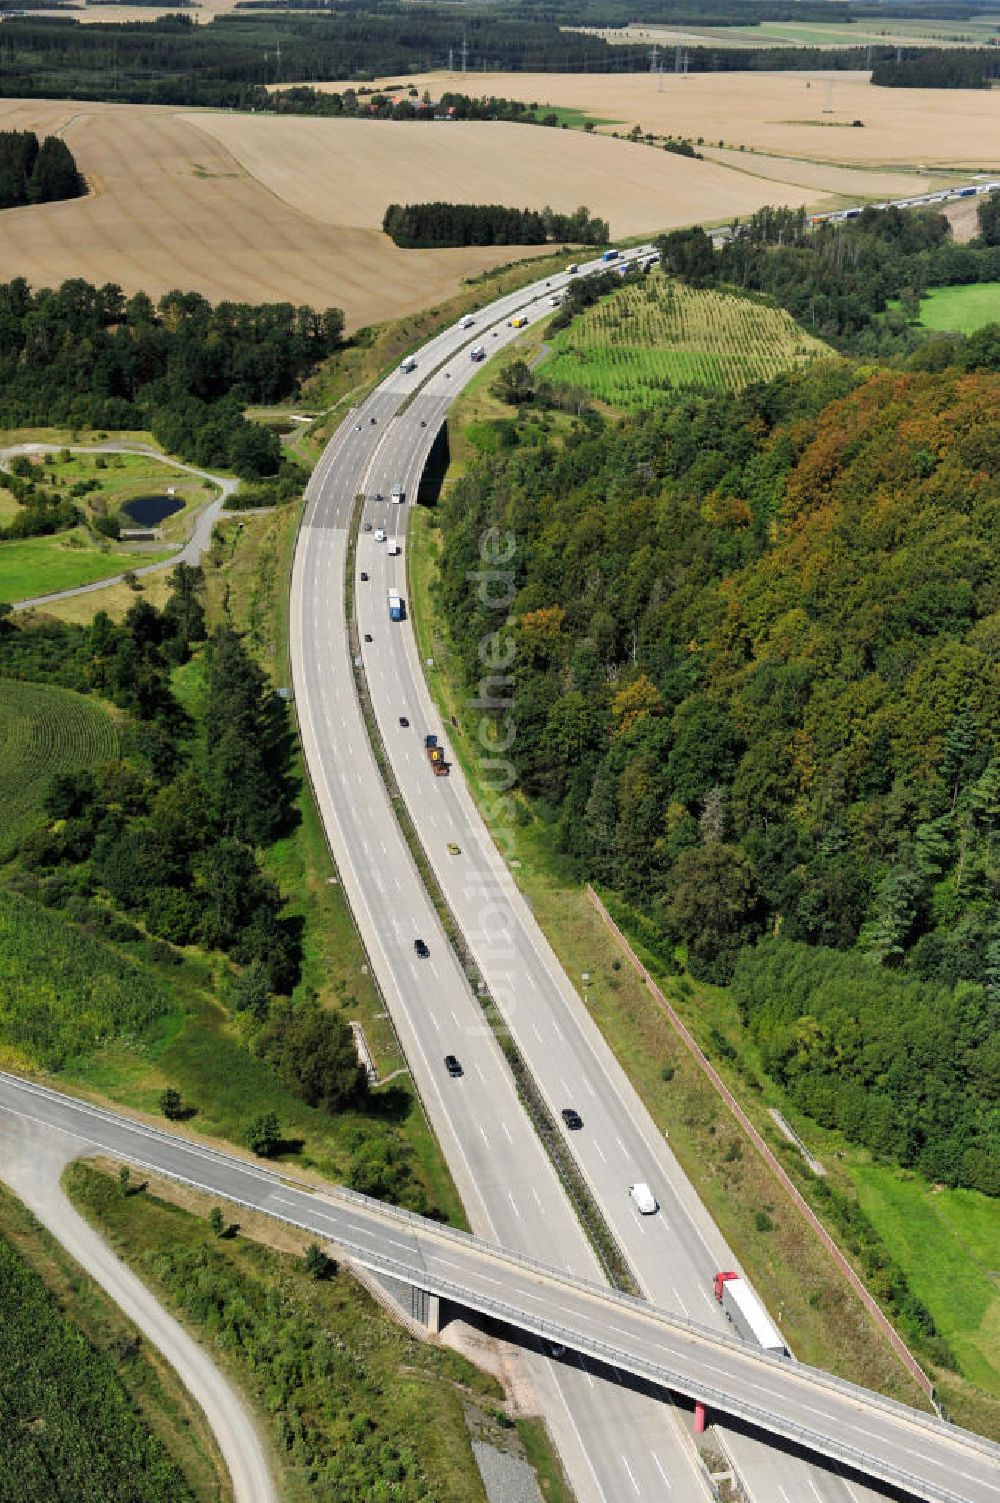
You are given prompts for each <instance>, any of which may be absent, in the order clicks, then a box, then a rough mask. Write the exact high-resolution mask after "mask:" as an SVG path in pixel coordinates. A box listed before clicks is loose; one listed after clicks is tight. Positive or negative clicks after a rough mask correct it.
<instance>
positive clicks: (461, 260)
mask: <svg viewBox="0 0 1000 1503" xmlns="http://www.w3.org/2000/svg"><path fill="white" fill-rule="evenodd" d="M215 118H216V117H214V116H212V115H209V114H207V113H206V114H205V115H186V116H183V117H182V116H181V115H179V114H177V113H175V112H173V111H171V110H168V109H160V108H155V107H147V106H143V105H100V104H95V105H86V106H84V107H83V108H81V107H80V106H79V105H74V104H58V103H53V102H50V101H39V102H38V103H37V104H35V103H33V102H30V103H29V102H27V101H20V100H19V101H14V102H8V101H3V102H0V129H3V130H11V129H15V128H16V129H34V130H44V131H52V130H55V129H60V130H61V133H62V134H63V135H64V137H65V139H66V141H67V143H68V144H69V146H70V147H71V149H72V151H73V153H74V155H75V156H76V159H77V162H78V164H79V166H80V168H81V169H82V171H83V172H84V173H85V174H86V177H87V181H88V183H89V184H90V186H91V189H92V193H91V196H90V197H88V198H82V199H73V200H70V201H68V202H64V203H53V204H40V205H35V206H31V207H27V208H23V209H7V210H5V211H4V213H3V215H2V216H0V280H7V279H9V278H11V277H15V276H25V277H27V278H28V279H29V281H31V282H33V283H34V284H35V285H39V284H42V285H45V284H48V285H50V286H52V285H57V284H58V283H60V282H62V281H64V280H65V279H66V278H68V277H86V278H88V279H89V280H90V281H92V282H97V283H102V282H108V281H111V282H118V283H119V284H120V285H121V286H122V287H123V288H124V289H125V291H126V293H132V292H137V291H139V290H142V291H145V292H148V293H149V294H150V295H151V296H152V297H158V296H160V295H161V294H162V293H164V292H168V291H170V290H171V289H172V288H175V287H181V288H184V289H194V290H195V291H198V292H202V293H204V295H205V296H206V297H208V298H211V299H212V300H213V301H216V300H219V299H223V298H233V299H236V300H239V301H247V302H254V303H258V302H293V303H311V304H313V305H314V306H316V307H319V308H324V307H329V306H336V307H341V308H343V309H344V310H345V313H346V314H347V323H348V327H349V328H356V327H357V326H358V325H360V324H365V323H370V322H373V321H375V320H381V319H390V318H396V317H400V316H402V315H404V314H406V313H410V312H413V311H415V310H417V309H420V308H425V307H427V306H428V304H432V303H434V302H437V301H440V300H442V299H444V298H446V297H448V296H451V295H452V294H453V293H454V292H456V291H457V290H458V287H459V285H460V283H461V280H462V278H463V277H464V276H468V275H474V274H475V273H477V272H479V271H483V270H485V269H487V268H488V267H490V266H495V265H497V264H500V263H504V262H507V261H510V260H512V259H516V258H518V257H519V256H523V255H530V254H534V253H535V252H536V251H538V250H540V249H541V248H540V247H532V248H531V249H530V250H527V251H525V250H521V249H518V248H517V247H511V246H504V247H500V248H490V247H483V248H481V249H472V250H438V251H400V250H397V248H396V247H395V246H394V245H392V243H391V242H390V241H389V240H388V239H387V238H386V237H385V236H384V235H383V234H381V232H378V231H375V230H374V229H371V228H358V227H357V218H356V216H355V215H353V214H352V212H351V210H350V208H349V206H348V204H347V202H346V200H342V217H341V219H340V220H339V221H338V220H337V219H335V218H334V217H333V215H332V214H331V213H329V212H328V213H327V215H326V217H325V219H324V218H323V217H322V216H317V215H314V214H311V213H309V211H308V210H307V209H304V210H303V211H302V212H299V211H297V210H296V209H294V208H293V207H291V206H290V205H289V204H288V203H286V202H283V201H282V200H281V199H280V198H279V197H277V196H276V195H275V193H274V191H273V189H272V188H271V187H270V186H268V185H266V184H263V183H260V182H258V181H257V180H256V179H255V178H254V177H253V175H252V174H251V173H250V172H249V171H248V170H247V168H246V167H244V166H242V165H241V163H240V162H239V161H237V160H236V158H234V157H232V156H230V155H229V153H228V152H227V151H226V150H225V148H224V147H223V146H222V145H221V144H220V143H219V142H218V141H217V140H216V139H214V137H213V136H212V135H211V134H208V133H207V132H206V131H203V130H202V129H200V128H199V125H200V124H202V123H204V124H211V122H212V121H213V120H214V119H215ZM196 122H197V123H196ZM246 123H247V124H248V125H253V124H257V123H259V124H261V125H263V126H264V127H265V130H266V129H267V127H268V126H269V125H270V124H271V123H274V124H279V123H281V122H278V121H275V122H270V121H265V120H260V121H255V120H253V119H252V118H250V117H247V121H246ZM330 123H331V124H333V125H334V127H336V124H337V122H330ZM315 124H316V125H317V126H319V127H320V130H321V131H322V127H323V126H324V125H326V124H327V122H321V121H317V122H315ZM420 128H421V127H414V129H415V130H419V129H420ZM336 151H337V148H336V147H335V145H334V144H333V142H332V140H331V138H330V137H328V136H326V135H325V133H324V141H323V144H322V145H317V148H316V150H315V152H314V154H313V157H312V161H313V165H314V169H315V170H316V172H317V173H318V174H319V178H318V181H320V182H322V177H323V174H324V172H325V170H326V168H327V166H328V164H329V161H330V158H331V155H335V154H336ZM427 186H428V189H429V188H430V187H431V186H432V185H431V184H430V183H428V185H427ZM323 201H324V202H326V203H328V202H329V196H325V197H324V199H323ZM386 201H387V202H388V200H386ZM383 207H384V205H383Z"/></svg>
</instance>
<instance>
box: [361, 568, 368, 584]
mask: <svg viewBox="0 0 1000 1503" xmlns="http://www.w3.org/2000/svg"><path fill="white" fill-rule="evenodd" d="M361 582H362V584H367V583H368V575H367V573H366V571H365V570H364V569H362V570H361Z"/></svg>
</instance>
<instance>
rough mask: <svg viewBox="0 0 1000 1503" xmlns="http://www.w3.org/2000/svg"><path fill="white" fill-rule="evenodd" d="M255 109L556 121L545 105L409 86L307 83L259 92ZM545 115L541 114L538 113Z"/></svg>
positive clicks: (371, 116) (328, 114)
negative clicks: (324, 87)
mask: <svg viewBox="0 0 1000 1503" xmlns="http://www.w3.org/2000/svg"><path fill="white" fill-rule="evenodd" d="M253 108H254V109H255V110H269V111H271V112H272V113H274V114H277V115H322V116H326V117H332V118H334V119H336V118H337V117H338V116H345V117H347V118H349V119H354V118H356V117H358V116H360V117H362V118H363V119H372V120H441V119H443V118H447V119H451V120H512V121H514V122H515V123H516V124H523V125H546V126H549V125H554V124H556V123H557V121H558V118H559V117H558V116H557V115H556V114H554V113H552V112H548V113H546V112H545V110H544V106H539V105H537V104H534V105H530V104H525V103H524V102H523V101H522V100H520V99H504V98H503V97H502V96H498V95H495V94H490V95H486V96H483V97H482V98H475V97H473V96H472V95H471V94H456V93H454V92H452V91H451V90H446V91H445V92H444V93H443V94H442V95H441V96H440V98H438V99H437V100H432V99H431V97H430V95H429V93H428V92H427V90H426V89H425V90H424V92H423V94H421V93H420V92H419V91H418V90H417V89H416V88H414V87H412V86H411V87H410V88H407V89H404V90H402V91H399V90H397V91H394V92H389V93H383V92H382V91H381V90H378V89H371V88H366V87H365V85H364V84H359V86H358V87H357V88H356V89H345V90H344V92H343V93H342V94H338V93H337V92H336V90H332V91H330V92H326V91H324V92H322V93H321V92H320V90H318V89H314V88H312V87H311V86H310V85H309V84H299V85H297V86H296V87H294V88H291V89H261V90H259V91H258V92H257V93H256V94H255V95H254V97H253ZM539 110H541V113H539Z"/></svg>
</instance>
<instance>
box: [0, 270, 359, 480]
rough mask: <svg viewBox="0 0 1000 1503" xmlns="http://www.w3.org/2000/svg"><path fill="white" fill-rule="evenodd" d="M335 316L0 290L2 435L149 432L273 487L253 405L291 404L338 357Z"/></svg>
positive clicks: (272, 468) (183, 296)
mask: <svg viewBox="0 0 1000 1503" xmlns="http://www.w3.org/2000/svg"><path fill="white" fill-rule="evenodd" d="M343 327H344V319H343V314H342V313H341V312H340V310H339V309H338V308H328V309H326V310H325V312H322V313H317V312H315V311H314V310H313V309H311V308H294V307H292V305H291V304H290V303H276V304H265V305H262V306H259V307H253V306H250V305H248V304H245V303H219V304H217V305H216V306H213V305H212V304H211V303H209V302H207V301H206V299H205V298H203V297H202V296H201V295H200V294H199V293H194V292H168V293H166V294H165V295H164V296H163V297H162V298H160V300H159V302H158V303H156V304H154V303H153V302H152V301H151V300H150V299H149V298H148V297H146V295H145V294H144V293H137V294H136V295H135V296H134V297H131V298H129V299H127V300H126V299H125V298H124V296H123V295H122V291H121V288H120V287H116V286H114V285H113V284H110V283H109V284H107V285H105V286H104V287H93V286H91V285H90V284H89V283H88V282H84V281H82V280H80V279H74V280H73V281H69V282H64V283H63V285H62V286H61V287H59V288H57V289H55V290H53V289H51V288H42V289H39V290H38V291H32V289H31V288H30V286H29V285H28V283H27V282H26V281H25V280H24V279H23V278H21V277H18V278H16V279H15V280H14V281H12V282H7V283H4V284H0V424H2V425H3V426H4V427H5V428H19V427H32V426H39V427H51V426H61V427H67V428H97V429H100V428H105V429H127V428H148V429H149V430H150V431H151V432H152V433H153V436H154V437H155V438H156V439H157V440H158V441H159V442H160V443H161V444H162V445H163V447H164V448H165V449H166V450H168V452H170V453H172V454H178V455H180V456H181V457H182V458H184V459H188V460H191V461H192V462H193V463H195V464H198V465H203V466H206V467H208V468H211V467H212V466H217V467H221V468H227V469H232V470H234V471H235V472H236V474H237V475H239V476H240V477H241V478H243V479H247V480H256V479H259V478H260V477H261V476H267V475H275V474H276V473H277V472H278V469H279V467H280V465H281V447H280V443H279V441H278V438H277V436H276V435H275V434H274V433H272V432H270V431H269V430H268V429H266V428H264V427H262V426H261V425H260V424H257V423H252V422H248V421H247V420H246V419H245V418H244V416H243V408H244V406H245V405H246V404H247V403H250V402H274V401H280V400H282V399H283V398H287V397H289V396H291V395H292V394H293V393H294V391H295V389H296V387H297V386H298V383H299V381H300V380H301V378H302V377H303V376H305V375H306V374H307V373H308V372H309V371H310V370H312V368H313V367H314V365H316V364H317V363H318V362H319V361H320V360H322V359H323V358H324V357H325V356H326V355H328V354H330V352H331V351H332V350H334V349H336V348H337V346H338V345H339V344H340V341H341V337H342V334H343Z"/></svg>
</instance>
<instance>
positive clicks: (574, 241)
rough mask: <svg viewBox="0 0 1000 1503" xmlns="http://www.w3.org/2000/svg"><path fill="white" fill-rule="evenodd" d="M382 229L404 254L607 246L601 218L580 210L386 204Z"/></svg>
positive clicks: (439, 204) (584, 209) (475, 205)
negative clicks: (455, 248) (449, 248)
mask: <svg viewBox="0 0 1000 1503" xmlns="http://www.w3.org/2000/svg"><path fill="white" fill-rule="evenodd" d="M382 229H383V231H384V233H385V234H386V235H388V236H389V237H390V239H392V240H393V241H394V242H395V244H396V245H399V246H402V247H403V248H404V249H406V250H412V249H414V248H415V247H417V246H446V245H545V244H547V243H549V242H551V241H559V242H561V243H562V244H570V245H607V243H608V239H609V230H608V223H607V220H606V219H597V218H594V217H592V216H591V213H590V210H589V209H588V208H586V207H585V206H581V207H580V208H579V209H577V211H576V213H575V214H557V213H555V211H554V210H552V209H550V208H544V209H507V208H504V206H503V205H502V204H450V203H430V204H390V205H389V207H388V208H387V209H386V211H385V215H384V216H383V219H382Z"/></svg>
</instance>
